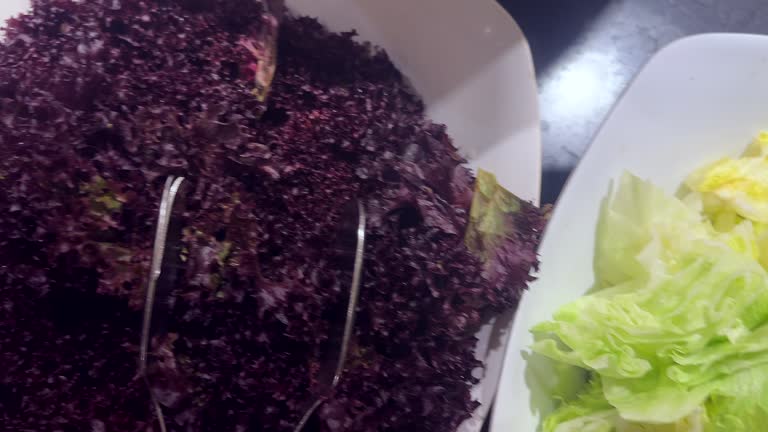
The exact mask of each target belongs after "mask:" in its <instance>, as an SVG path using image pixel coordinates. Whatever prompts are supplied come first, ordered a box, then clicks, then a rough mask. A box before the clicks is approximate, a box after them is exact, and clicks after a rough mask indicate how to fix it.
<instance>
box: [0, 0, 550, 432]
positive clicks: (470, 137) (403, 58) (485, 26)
mask: <svg viewBox="0 0 768 432" xmlns="http://www.w3.org/2000/svg"><path fill="white" fill-rule="evenodd" d="M286 3H287V4H288V6H289V7H290V8H291V9H292V10H294V11H295V12H297V13H299V14H302V15H310V16H315V17H318V18H319V19H320V21H321V22H323V23H324V24H326V25H327V26H328V27H329V28H330V29H332V30H334V31H346V30H350V29H356V30H357V31H358V33H359V34H360V39H361V40H368V41H371V42H373V43H374V44H376V45H378V46H381V47H382V48H384V49H386V50H387V52H388V53H389V55H390V57H391V58H392V60H393V61H394V62H395V64H396V65H397V66H398V68H399V69H400V70H401V71H402V72H403V73H404V75H405V76H406V77H408V79H410V81H411V83H412V84H413V86H414V88H415V89H416V91H417V92H418V93H419V94H420V95H421V96H422V98H423V99H424V101H425V102H426V105H427V107H428V114H429V116H430V117H431V118H432V119H434V120H435V121H437V122H440V123H445V124H446V125H447V126H448V132H449V133H450V134H451V136H452V137H453V138H454V140H455V143H456V145H457V146H458V147H459V148H460V149H461V150H462V152H463V153H464V154H465V155H466V156H467V157H468V158H469V159H470V161H471V163H472V165H473V166H474V167H482V168H485V169H487V170H489V171H492V172H494V173H495V174H496V176H497V177H498V179H499V181H500V182H501V183H502V184H503V185H504V186H506V187H507V188H508V189H510V190H511V191H512V192H514V193H516V194H517V195H518V196H520V197H522V198H524V199H526V200H531V201H534V202H538V198H539V193H540V182H541V139H540V132H539V110H538V95H537V88H536V79H535V74H534V69H533V61H532V59H531V54H530V50H529V48H528V43H527V41H526V39H525V37H524V36H523V34H522V32H521V31H520V28H519V27H518V26H517V24H516V23H515V21H514V20H513V19H512V18H511V17H510V16H509V15H507V13H506V12H505V11H504V10H503V9H502V8H501V7H500V6H499V5H498V4H497V3H496V1H495V0H418V1H413V0H287V1H286ZM28 7H29V0H0V20H4V19H7V18H8V17H10V16H12V15H15V14H17V13H19V12H22V11H24V10H26V9H27V8H28ZM278 67H279V66H278ZM510 323H511V314H510V315H509V316H505V317H501V318H500V319H498V320H497V321H496V322H494V323H491V324H489V325H488V326H486V327H485V328H484V329H483V330H482V331H481V332H480V334H479V335H478V337H479V339H480V342H479V344H478V348H477V355H478V358H479V359H481V360H483V361H484V362H485V363H486V365H487V367H486V369H485V371H484V375H483V377H482V379H481V382H480V384H479V385H477V386H476V387H475V388H474V389H473V395H474V397H475V398H476V399H477V400H479V401H480V402H481V403H482V406H481V407H480V408H479V409H478V410H477V411H476V412H475V415H474V416H473V418H471V419H470V420H468V421H467V422H465V423H464V424H463V425H462V427H461V428H460V432H477V431H479V430H480V428H481V425H482V422H483V420H484V419H485V417H486V416H487V413H488V407H489V406H490V403H491V401H492V400H493V397H494V395H495V393H496V385H497V383H498V379H499V376H500V375H501V367H502V364H503V356H504V352H505V350H504V344H505V343H506V340H507V337H508V334H509V328H510V325H511V324H510ZM491 340H493V341H502V343H500V344H498V343H494V344H490V341H491ZM489 345H490V346H489ZM446 432H447V431H446Z"/></svg>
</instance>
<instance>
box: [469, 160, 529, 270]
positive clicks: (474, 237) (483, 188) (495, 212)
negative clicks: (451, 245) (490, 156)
mask: <svg viewBox="0 0 768 432" xmlns="http://www.w3.org/2000/svg"><path fill="white" fill-rule="evenodd" d="M521 207H522V206H521V203H520V199H519V198H517V197H516V196H515V195H513V194H512V192H509V191H508V190H506V189H504V188H503V187H502V186H501V185H500V184H499V183H498V181H497V180H496V176H494V175H493V174H491V173H489V172H488V171H483V170H478V172H477V181H476V183H475V194H474V196H473V198H472V207H471V209H470V213H469V225H468V227H467V233H466V236H465V239H464V241H465V243H466V245H467V247H468V248H469V250H470V251H472V252H473V253H475V254H476V255H478V256H480V257H482V258H483V259H484V260H490V259H491V258H492V254H493V252H494V250H495V249H496V248H497V247H498V246H499V245H501V244H502V243H503V242H504V239H505V238H506V237H507V236H508V235H510V234H511V233H512V232H514V230H515V226H514V220H513V219H512V218H511V217H510V216H511V215H513V214H515V213H517V212H519V211H520V209H521Z"/></svg>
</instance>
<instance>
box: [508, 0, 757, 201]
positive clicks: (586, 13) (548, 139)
mask: <svg viewBox="0 0 768 432" xmlns="http://www.w3.org/2000/svg"><path fill="white" fill-rule="evenodd" d="M500 3H501V4H502V5H503V6H504V7H505V8H506V9H507V10H508V11H509V12H510V14H511V15H512V16H513V17H514V18H515V20H517V22H518V24H520V27H521V28H522V29H523V32H524V33H525V34H526V36H527V37H528V40H529V42H530V45H531V50H532V52H533V58H534V63H535V64H536V68H537V76H538V80H539V89H540V106H541V119H542V132H543V144H544V149H543V151H544V159H543V161H544V177H543V184H542V187H543V189H542V201H543V202H545V203H551V202H553V201H554V200H555V199H556V198H557V196H558V195H559V193H560V190H561V189H562V186H563V184H564V182H565V180H566V179H567V178H568V175H569V174H570V172H571V171H572V170H573V168H574V166H575V165H576V163H577V162H578V160H579V158H580V157H581V156H582V155H583V153H584V151H585V150H586V148H587V146H588V145H589V143H590V141H591V140H592V137H593V136H594V134H595V133H596V132H597V130H598V129H599V127H600V124H601V123H602V121H603V120H604V119H605V117H606V115H607V114H608V112H609V111H610V109H611V107H612V106H613V104H614V103H615V101H616V100H617V99H618V97H619V96H620V95H621V93H622V91H623V90H624V88H625V87H626V86H627V84H628V83H629V82H630V81H631V79H632V78H633V77H634V76H635V74H636V73H637V72H638V71H639V70H640V68H641V67H642V66H643V65H644V64H645V63H646V62H647V61H648V59H649V58H650V57H651V56H652V55H653V54H654V53H655V52H656V51H658V50H659V49H661V48H662V47H664V46H665V45H667V44H668V43H670V42H672V41H674V40H676V39H679V38H681V37H684V36H687V35H692V34H697V33H706V32H740V33H766V32H768V3H766V2H764V1H762V0H500Z"/></svg>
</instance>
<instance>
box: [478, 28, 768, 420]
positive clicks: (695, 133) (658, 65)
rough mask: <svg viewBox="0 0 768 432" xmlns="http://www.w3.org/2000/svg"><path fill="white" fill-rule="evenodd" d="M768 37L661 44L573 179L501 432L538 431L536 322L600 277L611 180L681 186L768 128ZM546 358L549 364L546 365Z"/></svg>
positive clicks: (511, 353)
mask: <svg viewBox="0 0 768 432" xmlns="http://www.w3.org/2000/svg"><path fill="white" fill-rule="evenodd" d="M767 67H768V37H766V36H757V35H744V34H705V35H700V36H693V37H689V38H685V39H681V40H679V41H677V42H675V43H673V44H671V45H669V46H668V47H666V48H664V49H663V50H661V51H660V52H659V53H658V54H656V56H654V57H653V59H651V60H650V62H649V63H648V64H647V65H646V66H645V68H644V69H643V70H642V71H641V72H640V74H639V75H638V76H637V77H636V78H635V80H634V82H633V83H632V84H631V86H630V87H629V89H628V90H627V91H626V92H625V94H624V96H623V97H622V98H621V100H620V101H619V102H618V103H617V105H616V106H615V107H614V109H613V111H612V112H611V114H610V115H609V117H608V119H607V120H606V121H605V123H604V125H603V126H602V128H601V130H600V132H599V133H598V134H597V136H596V137H595V139H594V141H593V143H592V145H591V147H590V148H589V150H588V151H587V152H586V154H585V155H584V157H583V158H582V160H581V162H580V163H579V166H578V167H577V169H576V170H575V172H574V173H573V175H572V176H571V178H570V180H569V181H568V183H567V185H566V187H565V190H564V191H563V194H562V195H561V197H560V200H559V202H558V203H557V206H556V208H555V211H554V214H553V216H552V220H551V221H550V223H549V226H548V228H547V231H546V233H545V235H544V240H543V243H542V245H541V248H540V254H541V260H542V266H541V271H540V275H539V280H538V281H537V282H536V283H534V284H533V286H532V287H531V290H530V292H528V293H527V294H526V295H525V296H524V298H523V301H522V303H521V305H520V308H519V309H518V314H517V317H516V319H515V326H514V329H513V331H512V337H511V341H510V343H509V346H508V353H507V356H506V363H505V367H504V373H503V377H502V380H501V383H500V387H499V393H498V396H497V400H496V407H495V414H494V418H493V420H492V427H491V431H492V432H533V431H536V430H537V426H538V425H539V421H540V414H539V412H537V411H538V410H545V411H546V410H547V409H551V403H552V401H551V399H549V398H548V397H547V395H546V394H542V391H541V390H542V386H543V384H544V382H545V380H546V374H541V372H539V373H537V374H534V373H532V370H530V369H527V364H526V362H525V361H524V359H523V354H524V353H528V352H529V350H528V349H527V347H528V346H530V344H531V343H532V338H531V335H530V333H529V331H528V329H529V328H530V327H531V326H533V325H534V324H536V323H538V322H540V321H543V320H546V319H548V318H550V317H551V315H552V313H553V312H554V311H555V309H557V308H558V307H559V306H561V305H563V304H565V303H567V302H569V301H571V300H573V299H575V298H577V297H578V296H580V295H582V294H584V292H585V291H586V290H587V289H588V288H589V287H590V285H591V284H592V282H593V273H592V258H593V251H594V237H595V227H596V223H597V217H598V212H599V207H600V203H601V200H602V199H603V198H604V197H605V196H606V194H607V191H608V187H609V184H610V183H611V181H612V180H616V179H618V177H619V176H620V175H621V173H622V172H623V171H625V170H628V171H630V172H632V173H634V174H637V175H638V176H640V177H642V178H646V179H650V180H651V181H652V182H653V183H655V184H657V185H659V186H661V187H663V188H664V189H666V190H667V191H668V192H670V193H674V192H675V190H676V189H677V187H678V186H679V185H680V183H681V182H682V181H683V179H684V178H685V176H686V174H688V173H690V172H691V171H693V170H694V169H695V168H696V167H699V166H701V165H702V164H703V163H706V162H709V161H713V160H716V159H718V158H721V157H723V156H726V155H731V156H736V155H738V154H740V153H741V152H742V151H743V150H744V149H745V148H746V146H747V145H748V144H749V142H750V141H751V140H752V138H753V137H754V136H755V135H756V134H757V133H758V132H759V131H760V130H761V129H763V128H768V78H766V74H765V70H766V68H767ZM541 364H542V363H539V365H541Z"/></svg>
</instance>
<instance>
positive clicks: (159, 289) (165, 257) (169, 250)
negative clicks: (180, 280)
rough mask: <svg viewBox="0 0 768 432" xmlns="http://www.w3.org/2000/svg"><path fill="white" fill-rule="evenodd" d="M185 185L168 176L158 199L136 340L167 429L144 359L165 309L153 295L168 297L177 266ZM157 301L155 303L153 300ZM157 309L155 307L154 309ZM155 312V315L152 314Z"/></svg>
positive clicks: (158, 413)
mask: <svg viewBox="0 0 768 432" xmlns="http://www.w3.org/2000/svg"><path fill="white" fill-rule="evenodd" d="M183 186H184V178H183V177H174V176H169V177H168V178H167V179H166V181H165V187H164V188H163V197H162V199H161V201H160V210H159V211H158V216H157V228H156V230H155V241H154V245H153V248H152V264H151V266H150V272H149V281H148V283H147V295H146V299H145V301H144V319H143V320H142V326H141V341H140V344H139V376H140V377H142V378H143V379H144V381H145V383H146V385H147V390H148V391H149V395H150V399H151V402H152V407H153V409H154V410H155V415H156V416H157V420H158V423H159V424H160V430H161V431H162V432H166V430H167V428H166V425H165V419H164V417H163V411H162V408H161V407H160V404H159V403H158V401H157V398H156V397H155V395H154V393H153V392H152V388H151V386H150V383H149V378H148V377H147V362H148V356H149V346H150V344H151V342H152V336H153V335H154V334H157V333H158V330H159V329H158V328H157V327H159V326H158V321H160V320H159V319H158V316H157V315H159V314H160V313H167V312H168V311H167V308H168V306H169V305H168V304H166V303H167V301H166V302H156V298H157V297H160V298H161V299H168V298H170V293H171V290H172V289H173V283H174V282H175V278H176V271H177V269H178V264H177V260H178V259H179V247H180V240H181V226H180V225H179V224H178V223H174V222H175V220H174V219H173V216H178V215H179V214H180V213H182V212H183V207H184V200H183V199H177V197H178V196H179V195H182V193H181V192H182V188H183ZM156 303H158V304H156ZM156 309H158V310H156ZM153 315H154V316H153Z"/></svg>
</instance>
